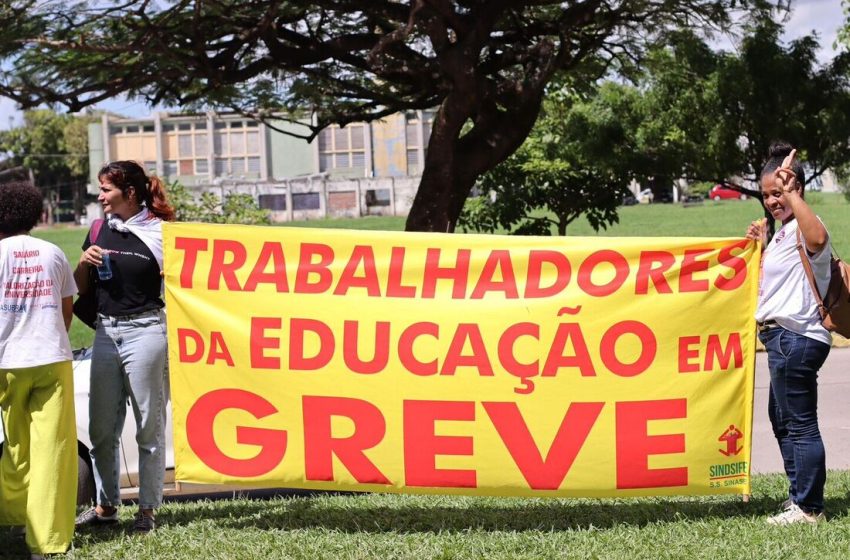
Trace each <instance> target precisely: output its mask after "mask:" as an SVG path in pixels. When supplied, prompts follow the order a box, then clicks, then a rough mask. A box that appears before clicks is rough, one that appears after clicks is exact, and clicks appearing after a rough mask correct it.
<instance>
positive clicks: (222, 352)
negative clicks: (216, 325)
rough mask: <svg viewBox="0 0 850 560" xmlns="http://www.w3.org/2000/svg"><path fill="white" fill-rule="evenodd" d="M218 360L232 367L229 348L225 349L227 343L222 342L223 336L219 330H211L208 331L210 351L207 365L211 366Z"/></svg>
mask: <svg viewBox="0 0 850 560" xmlns="http://www.w3.org/2000/svg"><path fill="white" fill-rule="evenodd" d="M218 360H224V362H225V363H226V364H227V365H229V366H230V367H233V357H232V356H231V355H230V350H228V349H227V344H225V342H224V336H222V334H221V333H220V332H217V331H212V332H211V333H210V353H209V356H207V365H208V366H211V365H213V364H215V363H216V362H217V361H218Z"/></svg>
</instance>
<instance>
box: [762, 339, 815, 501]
mask: <svg viewBox="0 0 850 560" xmlns="http://www.w3.org/2000/svg"><path fill="white" fill-rule="evenodd" d="M759 339H760V340H761V341H762V343H763V344H764V346H765V348H766V349H767V363H768V367H769V369H770V398H769V400H768V415H769V417H770V423H771V425H772V426H773V434H774V435H775V436H776V441H778V442H779V450H780V452H781V453H782V460H783V462H784V463H785V474H786V475H787V476H788V482H789V489H788V496H789V497H790V498H791V500H793V501H794V503H796V504H797V505H799V506H800V508H802V509H803V510H804V511H808V512H816V513H817V512H820V511H823V487H824V484H825V483H826V453H825V452H824V448H823V440H822V439H821V435H820V429H819V428H818V370H819V369H820V368H821V366H822V365H823V362H824V361H825V360H826V357H827V355H828V354H829V350H830V347H829V345H827V344H824V343H823V342H819V341H817V340H813V339H811V338H808V337H805V336H802V335H799V334H797V333H794V332H791V331H788V330H785V329H783V328H782V327H776V328H773V329H770V330H767V331H764V332H762V333H761V334H759Z"/></svg>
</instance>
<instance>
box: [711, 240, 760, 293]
mask: <svg viewBox="0 0 850 560" xmlns="http://www.w3.org/2000/svg"><path fill="white" fill-rule="evenodd" d="M750 243H752V241H749V240H747V241H739V242H737V243H733V244H732V245H728V246H726V247H724V248H723V249H721V250H720V255H719V257H718V261H719V264H720V266H725V267H726V268H731V269H732V271H733V274H732V277H731V278H726V277H725V276H722V275H721V276H718V277H717V278H716V279H715V280H714V286H715V287H716V288H717V289H718V290H726V291H730V290H734V289H736V288H740V287H741V285H742V284H743V283H744V280H746V279H747V261H746V260H744V258H742V257H736V256H735V255H733V254H732V252H733V251H735V250H736V249H746V248H747V245H749V244H750Z"/></svg>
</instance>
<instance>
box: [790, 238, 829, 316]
mask: <svg viewBox="0 0 850 560" xmlns="http://www.w3.org/2000/svg"><path fill="white" fill-rule="evenodd" d="M797 251H799V253H800V260H801V261H803V270H805V271H806V278H808V279H809V286H811V288H812V293H813V294H815V299H816V300H817V302H818V312H819V313H820V316H821V317H825V316H826V311H827V310H826V307H825V306H824V304H823V298H821V297H820V292H819V291H818V286H817V284H816V283H815V273H814V272H812V263H810V262H809V257H808V255H806V252H805V251H806V249H805V248H804V247H803V236H802V235H801V234H800V228H799V227H798V228H797Z"/></svg>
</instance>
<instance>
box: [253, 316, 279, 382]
mask: <svg viewBox="0 0 850 560" xmlns="http://www.w3.org/2000/svg"><path fill="white" fill-rule="evenodd" d="M280 325H281V319H280V318H279V317H251V339H250V346H251V367H252V368H255V369H280V358H278V357H276V356H266V354H265V350H266V349H267V348H269V349H277V348H280V339H279V338H277V337H275V338H269V337H267V336H266V330H267V329H277V330H280Z"/></svg>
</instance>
